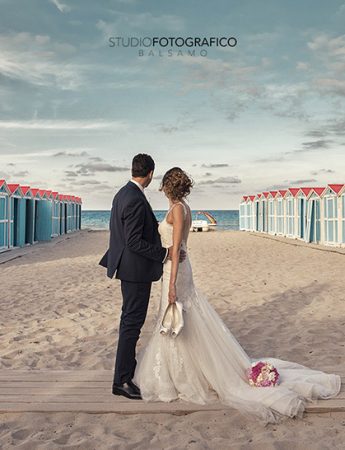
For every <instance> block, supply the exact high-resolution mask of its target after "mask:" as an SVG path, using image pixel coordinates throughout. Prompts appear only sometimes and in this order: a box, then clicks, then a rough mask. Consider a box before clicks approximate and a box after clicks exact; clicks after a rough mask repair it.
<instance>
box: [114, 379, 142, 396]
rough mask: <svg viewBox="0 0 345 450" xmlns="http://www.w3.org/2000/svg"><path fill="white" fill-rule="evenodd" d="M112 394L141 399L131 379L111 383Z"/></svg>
mask: <svg viewBox="0 0 345 450" xmlns="http://www.w3.org/2000/svg"><path fill="white" fill-rule="evenodd" d="M113 394H114V395H123V396H124V397H127V398H130V399H132V400H141V395H140V390H139V388H138V387H137V386H136V385H135V384H134V383H132V381H128V382H127V383H122V384H113Z"/></svg>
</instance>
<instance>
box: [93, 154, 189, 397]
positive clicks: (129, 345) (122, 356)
mask: <svg viewBox="0 0 345 450" xmlns="http://www.w3.org/2000/svg"><path fill="white" fill-rule="evenodd" d="M154 168H155V164H154V161H153V159H152V158H151V156H149V155H145V154H139V155H136V156H135V157H134V158H133V162H132V179H131V180H130V181H129V182H128V183H127V184H126V185H125V186H123V187H122V188H121V189H120V190H119V191H118V192H117V194H116V195H115V197H114V199H113V205H112V209H111V216H110V226H109V228H110V240H109V248H108V250H107V252H106V253H105V255H104V256H103V257H102V259H101V260H100V262H99V264H100V265H101V266H103V267H106V268H107V276H108V277H109V278H113V276H114V274H115V272H116V278H118V279H120V280H121V291H122V298H123V304H122V314H121V321H120V330H119V341H118V346H117V354H116V361H115V373H114V380H113V388H112V390H113V394H115V395H124V396H125V397H128V398H132V399H140V398H141V396H140V390H139V388H138V387H137V386H136V385H135V384H134V383H133V382H132V378H133V377H134V372H135V367H136V359H135V347H136V344H137V341H138V339H139V335H140V330H141V327H142V326H143V324H144V321H145V318H146V313H147V308H148V303H149V298H150V292H151V284H152V282H153V281H157V280H159V279H160V277H161V276H162V273H163V264H164V262H165V261H166V259H167V258H169V249H167V248H164V247H162V245H161V240H160V236H159V233H158V222H157V220H156V217H155V215H154V213H153V211H152V209H151V206H150V204H149V202H148V201H147V199H146V197H145V194H144V189H145V188H146V187H147V186H148V185H149V184H150V183H151V181H152V177H153V172H154ZM184 257H185V255H184V254H182V259H183V258H184Z"/></svg>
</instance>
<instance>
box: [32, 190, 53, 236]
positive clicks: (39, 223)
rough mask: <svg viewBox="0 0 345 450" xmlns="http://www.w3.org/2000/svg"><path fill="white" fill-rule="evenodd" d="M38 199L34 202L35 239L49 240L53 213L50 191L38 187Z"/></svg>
mask: <svg viewBox="0 0 345 450" xmlns="http://www.w3.org/2000/svg"><path fill="white" fill-rule="evenodd" d="M38 194H39V201H37V202H36V224H35V225H36V227H35V228H36V239H35V240H37V241H50V240H51V237H52V228H53V219H52V217H53V215H52V202H51V200H50V197H51V191H47V190H45V189H39V190H38Z"/></svg>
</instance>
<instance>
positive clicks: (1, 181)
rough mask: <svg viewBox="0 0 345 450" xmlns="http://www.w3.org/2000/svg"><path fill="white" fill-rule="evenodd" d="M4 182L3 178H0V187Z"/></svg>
mask: <svg viewBox="0 0 345 450" xmlns="http://www.w3.org/2000/svg"><path fill="white" fill-rule="evenodd" d="M4 183H5V180H0V188H1V187H2V185H3V184H4Z"/></svg>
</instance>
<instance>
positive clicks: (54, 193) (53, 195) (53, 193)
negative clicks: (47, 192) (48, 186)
mask: <svg viewBox="0 0 345 450" xmlns="http://www.w3.org/2000/svg"><path fill="white" fill-rule="evenodd" d="M58 195H59V193H58V192H57V191H52V197H53V198H54V199H55V198H56V197H57V196H58Z"/></svg>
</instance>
